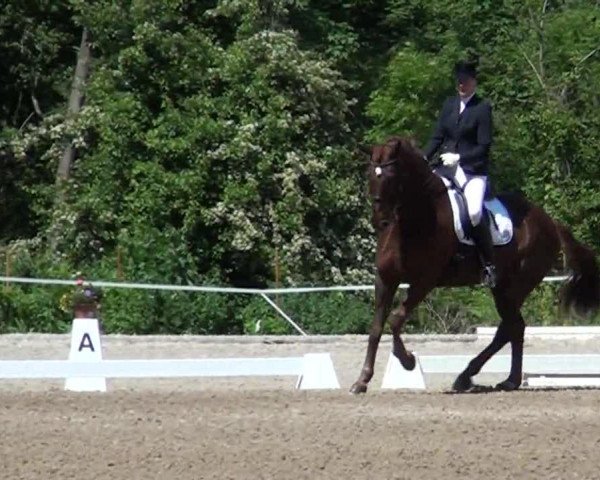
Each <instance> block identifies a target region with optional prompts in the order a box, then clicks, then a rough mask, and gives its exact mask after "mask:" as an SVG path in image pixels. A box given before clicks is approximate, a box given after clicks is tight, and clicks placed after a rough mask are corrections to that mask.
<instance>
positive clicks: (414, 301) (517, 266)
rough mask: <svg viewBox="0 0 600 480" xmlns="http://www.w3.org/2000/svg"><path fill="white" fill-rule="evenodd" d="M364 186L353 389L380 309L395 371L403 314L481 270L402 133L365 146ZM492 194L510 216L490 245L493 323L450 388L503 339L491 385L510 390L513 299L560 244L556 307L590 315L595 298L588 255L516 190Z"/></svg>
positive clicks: (363, 384) (441, 190) (465, 380)
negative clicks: (368, 240)
mask: <svg viewBox="0 0 600 480" xmlns="http://www.w3.org/2000/svg"><path fill="white" fill-rule="evenodd" d="M369 193H370V195H371V198H372V202H373V225H374V227H375V229H376V231H377V253H376V259H375V261H376V267H377V273H376V279H375V318H374V320H373V324H372V326H371V331H370V334H369V344H368V348H367V354H366V358H365V363H364V366H363V368H362V371H361V373H360V376H359V377H358V380H357V381H356V382H355V383H354V385H352V388H351V390H350V391H351V392H353V393H362V392H365V391H366V390H367V384H368V383H369V381H370V380H371V378H372V376H373V368H374V363H375V355H376V353H377V347H378V345H379V340H380V338H381V334H382V331H383V325H384V322H385V320H386V318H387V317H388V315H389V320H390V326H391V330H392V339H393V353H394V355H395V356H396V357H397V358H398V359H399V360H400V363H401V364H402V366H403V367H404V368H405V369H407V370H412V369H413V368H414V367H415V358H414V356H413V355H412V353H410V352H408V351H407V350H406V348H405V346H404V344H403V343H402V339H401V338H400V331H401V329H402V326H403V325H404V322H405V321H406V319H407V317H408V315H409V314H410V313H411V312H412V311H413V310H414V309H415V307H416V306H417V305H418V304H419V303H420V302H421V301H422V300H423V299H424V298H425V296H426V295H427V294H428V293H429V292H430V291H431V290H432V289H433V288H435V287H440V286H467V285H476V284H479V283H480V278H481V277H480V264H479V260H478V257H477V255H476V254H475V253H474V251H473V250H474V249H473V248H472V247H468V246H460V247H459V242H458V239H457V237H456V234H455V232H454V226H453V219H452V210H451V206H450V201H449V199H448V195H447V192H446V187H445V186H444V184H443V182H442V180H441V179H440V177H438V176H437V175H436V174H435V173H433V172H432V171H431V168H430V167H429V165H428V164H427V163H426V162H425V161H424V160H423V157H422V154H421V153H420V152H419V151H418V149H417V148H416V147H415V146H414V144H413V143H412V142H411V141H410V140H407V139H403V138H398V137H393V138H391V139H389V140H388V142H387V143H386V144H384V145H377V146H374V147H372V148H371V151H370V167H369ZM498 197H499V199H500V200H501V201H502V202H503V203H504V205H505V206H506V208H507V210H508V212H509V214H510V216H511V218H512V221H513V223H514V235H513V239H512V240H511V242H510V243H508V244H507V245H504V246H500V247H495V248H494V260H495V264H496V266H497V272H498V281H497V284H496V287H495V288H493V289H492V295H493V297H494V301H495V305H496V309H497V310H498V313H499V315H500V318H501V321H500V325H499V326H498V329H497V332H496V335H495V336H494V338H493V340H492V342H491V343H490V345H489V346H488V347H486V348H485V349H484V350H483V351H482V352H481V353H480V354H479V355H477V356H476V357H475V358H474V359H473V360H472V361H471V362H470V363H469V364H468V365H467V367H466V369H465V370H464V371H463V372H462V373H461V374H460V375H459V376H458V377H457V379H456V380H455V382H454V385H453V388H454V389H455V390H457V391H465V390H468V389H470V388H471V387H472V385H473V384H472V381H471V377H473V376H474V375H476V374H477V373H479V371H480V370H481V368H482V367H483V365H484V364H485V363H486V362H487V361H488V360H489V359H490V358H491V357H492V356H493V355H494V354H495V353H496V352H498V351H499V350H500V349H501V348H502V347H503V346H504V345H506V344H507V343H508V342H510V344H511V348H512V362H511V369H510V374H509V375H508V378H507V379H506V380H505V381H503V382H501V383H499V384H498V385H497V388H498V389H502V390H514V389H517V388H519V386H520V385H521V380H522V365H523V337H524V331H525V322H524V320H523V317H522V316H521V311H520V310H521V306H522V305H523V302H524V301H525V298H526V297H527V296H528V295H529V293H530V292H531V291H532V290H533V289H534V288H535V287H536V286H537V285H539V284H540V282H541V281H542V280H543V279H544V277H545V276H546V274H547V273H548V272H549V270H550V268H551V267H552V265H553V263H554V262H555V261H556V260H557V259H558V254H559V252H560V250H561V248H562V251H563V252H564V254H565V258H566V262H567V265H568V267H569V268H570V269H571V270H572V272H573V275H572V276H571V277H570V279H569V280H568V282H567V284H566V285H565V287H564V289H563V299H564V306H565V307H566V308H568V309H575V310H576V311H577V312H579V313H583V314H593V313H595V312H596V311H597V310H598V307H599V304H600V275H599V270H598V263H597V261H596V258H595V255H594V253H593V252H592V251H591V250H590V249H589V248H587V247H586V246H584V245H582V244H581V243H579V242H578V241H577V240H575V239H574V238H573V235H572V234H571V232H570V231H569V230H568V229H567V228H566V227H564V226H562V225H559V224H558V223H557V222H555V221H554V220H553V219H552V218H550V216H549V215H548V214H547V213H546V212H544V210H542V209H541V208H540V207H537V206H535V205H533V204H532V203H531V202H529V201H528V200H527V199H525V198H524V197H523V196H522V195H518V194H506V195H499V196H498ZM459 248H460V249H461V250H464V249H466V252H467V254H466V255H462V256H461V257H460V258H459V257H458V256H457V255H456V254H457V252H458V251H459ZM469 250H470V251H471V254H469ZM400 282H406V283H408V284H409V288H408V290H407V295H406V298H405V299H404V301H403V302H402V304H401V305H400V307H399V308H397V309H395V310H394V311H392V312H391V315H390V310H391V306H392V301H393V298H394V294H395V293H396V290H397V288H398V285H399V284H400Z"/></svg>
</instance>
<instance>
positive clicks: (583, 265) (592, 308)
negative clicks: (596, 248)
mask: <svg viewBox="0 0 600 480" xmlns="http://www.w3.org/2000/svg"><path fill="white" fill-rule="evenodd" d="M556 230H557V232H558V236H559V237H560V243H561V246H562V250H563V253H564V254H565V257H566V263H567V266H568V267H569V269H570V270H571V271H572V275H571V277H570V278H569V279H568V280H567V283H566V284H565V286H564V287H563V290H562V292H561V309H562V310H563V311H564V312H570V311H574V312H575V313H577V314H579V315H583V316H589V315H594V314H596V313H597V312H598V309H599V308H600V268H599V267H598V261H597V260H596V256H595V254H594V252H593V251H592V250H591V249H590V248H588V247H586V246H585V245H583V244H582V243H580V242H578V241H577V240H576V239H575V237H574V236H573V234H572V233H571V231H570V230H569V229H568V228H567V227H565V226H564V225H561V224H559V223H557V224H556Z"/></svg>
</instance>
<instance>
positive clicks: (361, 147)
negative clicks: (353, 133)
mask: <svg viewBox="0 0 600 480" xmlns="http://www.w3.org/2000/svg"><path fill="white" fill-rule="evenodd" d="M356 148H357V150H358V153H359V154H360V155H361V156H363V157H367V159H370V158H371V153H372V152H373V147H371V145H367V144H365V143H359V144H358V145H357V147H356Z"/></svg>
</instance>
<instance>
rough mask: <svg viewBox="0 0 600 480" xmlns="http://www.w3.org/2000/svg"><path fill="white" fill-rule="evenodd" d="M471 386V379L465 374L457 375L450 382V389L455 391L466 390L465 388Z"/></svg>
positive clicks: (469, 388)
mask: <svg viewBox="0 0 600 480" xmlns="http://www.w3.org/2000/svg"><path fill="white" fill-rule="evenodd" d="M472 388H473V381H472V380H471V377H467V376H466V375H459V376H458V377H456V380H454V383H453V384H452V390H454V391H455V392H466V391H467V390H471V389H472Z"/></svg>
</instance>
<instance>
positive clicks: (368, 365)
mask: <svg viewBox="0 0 600 480" xmlns="http://www.w3.org/2000/svg"><path fill="white" fill-rule="evenodd" d="M397 288H398V283H394V284H393V285H390V284H385V283H384V282H383V280H381V277H380V276H379V275H376V277H375V318H374V319H373V323H372V324H371V331H370V332H369V344H368V347H367V354H366V356H365V363H364V365H363V368H362V370H361V372H360V375H359V377H358V380H356V382H354V385H352V387H351V388H350V393H364V392H366V391H367V384H368V383H369V381H370V380H371V378H373V371H374V368H375V356H376V355H377V348H378V346H379V340H380V339H381V334H382V333H383V323H384V322H385V319H386V317H387V316H388V314H389V312H390V309H391V306H392V301H393V300H394V294H395V293H396V289H397Z"/></svg>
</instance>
